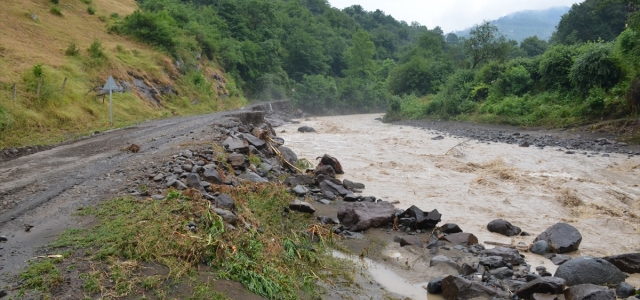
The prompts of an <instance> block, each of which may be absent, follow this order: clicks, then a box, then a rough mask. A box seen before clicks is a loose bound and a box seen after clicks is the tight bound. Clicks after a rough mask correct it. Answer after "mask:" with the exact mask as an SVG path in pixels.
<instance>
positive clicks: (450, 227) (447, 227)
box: [440, 223, 462, 234]
mask: <svg viewBox="0 0 640 300" xmlns="http://www.w3.org/2000/svg"><path fill="white" fill-rule="evenodd" d="M440 230H442V232H443V233H448V234H451V233H459V232H462V229H460V226H458V225H457V224H453V223H447V224H444V225H442V226H440Z"/></svg>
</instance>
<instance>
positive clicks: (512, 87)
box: [495, 66, 533, 95]
mask: <svg viewBox="0 0 640 300" xmlns="http://www.w3.org/2000/svg"><path fill="white" fill-rule="evenodd" d="M532 83H533V80H531V75H530V74H529V71H527V69H525V68H524V67H523V66H516V67H511V68H509V69H507V71H506V72H504V73H502V74H500V77H499V78H498V80H497V81H496V83H495V85H496V87H497V89H498V90H499V91H500V92H501V93H502V94H503V95H522V94H524V93H526V92H527V91H528V90H529V88H530V87H531V84H532Z"/></svg>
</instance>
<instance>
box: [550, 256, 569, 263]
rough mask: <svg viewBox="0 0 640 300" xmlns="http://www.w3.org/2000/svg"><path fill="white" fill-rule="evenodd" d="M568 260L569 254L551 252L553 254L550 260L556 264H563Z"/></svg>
mask: <svg viewBox="0 0 640 300" xmlns="http://www.w3.org/2000/svg"><path fill="white" fill-rule="evenodd" d="M570 260H571V256H569V255H563V254H553V256H552V257H551V262H552V263H553V264H554V265H556V266H559V265H561V264H564V263H566V262H568V261H570Z"/></svg>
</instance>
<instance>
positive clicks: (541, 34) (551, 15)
mask: <svg viewBox="0 0 640 300" xmlns="http://www.w3.org/2000/svg"><path fill="white" fill-rule="evenodd" d="M568 11H569V7H566V6H560V7H552V8H548V9H543V10H524V11H519V12H515V13H512V14H509V15H507V16H504V17H501V18H499V19H497V20H493V21H491V23H492V24H493V25H495V26H497V27H498V28H499V29H500V33H502V34H503V35H504V36H505V37H506V38H507V39H511V40H516V41H518V42H522V40H524V39H525V38H527V37H530V36H534V35H537V36H538V38H540V39H542V40H548V39H549V38H550V37H551V35H552V34H553V32H554V31H555V29H556V26H557V25H558V23H559V22H560V19H561V18H562V15H564V14H566V13H567V12H568ZM470 30H471V29H470V28H468V29H465V30H463V31H459V32H456V34H457V35H459V36H464V37H468V36H469V31H470Z"/></svg>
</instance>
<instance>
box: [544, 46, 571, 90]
mask: <svg viewBox="0 0 640 300" xmlns="http://www.w3.org/2000/svg"><path fill="white" fill-rule="evenodd" d="M575 53H576V49H575V47H572V46H566V45H555V46H553V47H551V48H549V49H548V50H547V52H545V53H544V55H542V59H541V61H540V66H539V72H540V77H541V78H540V79H541V81H542V83H543V84H544V85H545V86H546V87H547V88H550V89H569V88H570V87H571V81H570V80H569V73H570V72H571V67H572V66H573V56H574V55H575Z"/></svg>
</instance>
